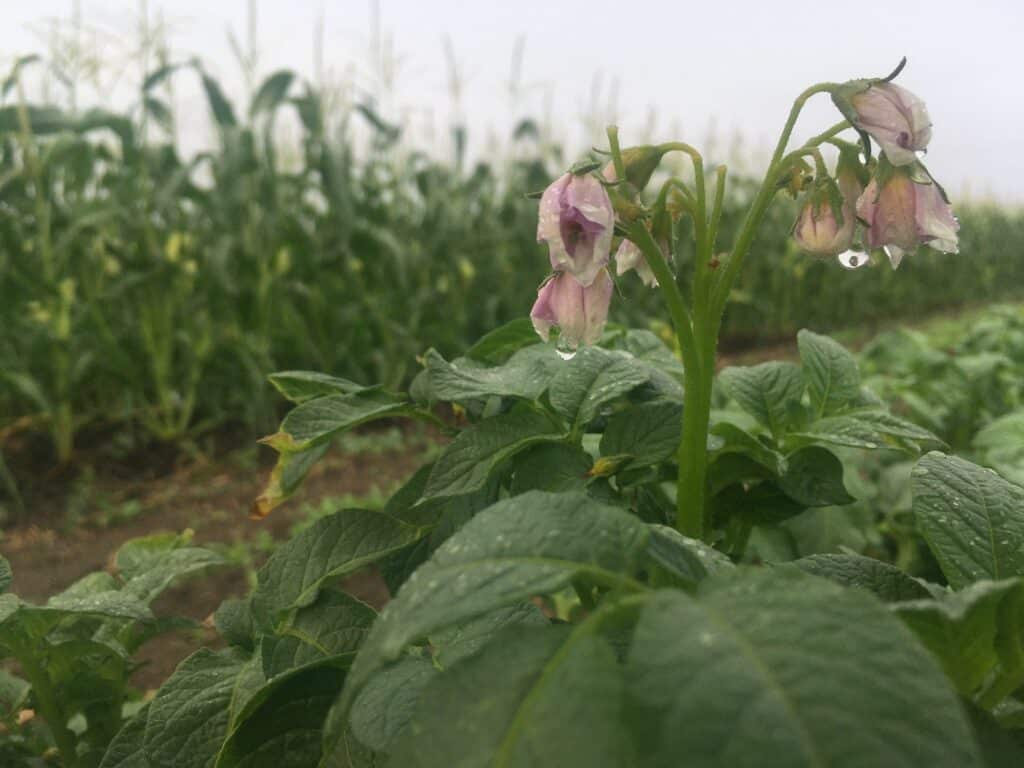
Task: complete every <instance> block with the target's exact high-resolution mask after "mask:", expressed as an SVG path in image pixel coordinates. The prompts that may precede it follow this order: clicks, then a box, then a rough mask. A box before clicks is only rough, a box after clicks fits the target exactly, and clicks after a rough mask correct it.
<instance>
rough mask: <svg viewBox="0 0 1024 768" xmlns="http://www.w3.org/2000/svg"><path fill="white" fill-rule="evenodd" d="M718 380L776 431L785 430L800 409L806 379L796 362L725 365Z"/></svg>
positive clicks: (777, 432)
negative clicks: (739, 365) (740, 365)
mask: <svg viewBox="0 0 1024 768" xmlns="http://www.w3.org/2000/svg"><path fill="white" fill-rule="evenodd" d="M718 381H719V382H720V383H721V385H722V387H723V388H724V389H725V391H726V394H728V395H729V397H731V398H732V399H733V400H735V401H736V402H737V403H739V405H740V407H741V408H742V409H743V410H745V411H746V412H747V413H749V414H750V415H751V416H753V417H754V418H755V419H757V420H758V421H759V422H760V423H761V424H763V425H764V426H766V427H768V429H769V430H770V431H771V433H772V434H773V435H780V434H782V433H783V432H784V431H785V430H786V427H787V426H788V425H790V424H792V423H793V422H794V420H795V418H796V417H797V416H798V415H799V413H800V398H801V397H802V396H803V392H804V380H803V378H802V377H801V375H800V368H799V367H798V366H796V365H794V364H793V363H780V362H769V363H761V364H760V365H753V366H749V367H732V368H726V369H725V370H723V371H722V372H721V373H720V374H719V375H718Z"/></svg>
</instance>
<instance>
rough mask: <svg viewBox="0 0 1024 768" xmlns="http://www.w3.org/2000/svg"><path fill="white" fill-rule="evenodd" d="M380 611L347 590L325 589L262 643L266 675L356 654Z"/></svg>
mask: <svg viewBox="0 0 1024 768" xmlns="http://www.w3.org/2000/svg"><path fill="white" fill-rule="evenodd" d="M376 618H377V613H376V611H374V610H373V609H372V608H370V606H368V605H366V604H365V603H362V602H360V601H359V600H356V599H355V598H354V597H351V596H349V595H347V594H345V593H344V592H338V591H337V590H332V589H325V590H323V591H322V592H321V593H320V596H319V597H318V598H317V600H316V602H315V603H313V604H312V605H309V606H306V607H305V608H302V609H300V610H298V611H296V612H295V613H294V615H292V616H291V617H289V618H288V619H287V620H286V621H285V622H283V623H282V624H281V625H280V626H278V627H277V629H276V633H275V634H273V635H264V636H263V637H262V640H261V642H260V654H261V658H262V663H263V674H264V676H265V677H266V678H267V679H268V680H270V679H271V678H274V677H277V676H278V675H281V674H284V673H286V672H288V671H290V670H292V669H295V668H296V667H303V666H306V665H308V664H313V663H316V662H321V661H324V660H327V659H333V660H335V661H337V660H338V658H339V657H344V656H350V657H355V654H356V651H357V650H358V649H359V646H360V645H362V643H363V640H364V639H365V638H366V635H367V633H368V632H369V631H370V625H371V624H373V621H374V619H376Z"/></svg>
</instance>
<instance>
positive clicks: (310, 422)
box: [252, 389, 409, 517]
mask: <svg viewBox="0 0 1024 768" xmlns="http://www.w3.org/2000/svg"><path fill="white" fill-rule="evenodd" d="M408 413H409V404H408V403H407V402H406V401H405V400H403V399H401V398H399V397H397V396H396V395H392V394H389V393H387V392H384V391H381V390H375V389H362V390H359V391H357V392H351V393H349V394H344V395H326V396H324V397H317V398H313V399H310V400H306V401H304V402H303V403H302V404H301V405H299V406H298V407H297V408H295V409H294V410H292V411H291V412H290V413H289V414H288V415H287V416H285V418H284V421H283V422H281V430H280V431H279V432H277V433H276V434H273V435H270V436H269V437H265V438H263V439H262V440H261V441H260V442H262V443H264V444H266V445H269V446H270V447H271V448H273V449H274V450H275V451H277V452H278V454H280V455H279V456H278V459H277V464H276V465H275V466H274V469H273V471H272V472H271V473H270V479H269V480H268V481H267V485H266V487H265V488H264V489H263V492H262V493H261V494H260V496H259V497H258V498H257V499H256V501H255V502H254V504H253V512H252V513H253V516H255V517H265V516H266V515H268V514H269V513H270V512H271V510H273V509H274V507H276V506H278V505H279V504H281V503H282V502H283V501H284V500H285V499H287V498H288V497H289V496H290V495H291V494H292V493H294V492H295V489H296V488H298V487H299V484H300V483H301V482H302V480H303V478H305V476H306V474H307V473H308V472H309V470H310V469H311V468H312V466H313V465H314V464H315V463H316V462H317V461H318V460H319V459H320V457H321V456H323V455H324V453H325V452H326V451H327V447H328V445H329V444H330V441H331V440H332V439H333V438H335V437H337V436H338V435H340V434H341V433H343V432H346V431H348V430H350V429H352V428H354V427H357V426H359V425H360V424H365V423H366V422H368V421H373V420H375V419H383V418H389V417H394V416H403V415H406V414H408Z"/></svg>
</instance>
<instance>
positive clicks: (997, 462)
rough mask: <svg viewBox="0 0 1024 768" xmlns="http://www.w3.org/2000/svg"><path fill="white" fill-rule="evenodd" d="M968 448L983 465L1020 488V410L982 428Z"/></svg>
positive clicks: (1023, 452)
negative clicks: (979, 456) (972, 450)
mask: <svg viewBox="0 0 1024 768" xmlns="http://www.w3.org/2000/svg"><path fill="white" fill-rule="evenodd" d="M972 445H973V447H974V450H975V451H978V452H979V453H980V455H981V458H982V459H983V460H984V463H985V464H986V465H988V466H991V467H993V468H995V469H996V470H997V471H998V472H999V474H1001V475H1002V476H1003V477H1005V478H1007V479H1008V480H1012V481H1013V482H1015V483H1017V484H1018V485H1021V484H1024V410H1022V411H1014V412H1013V413H1008V414H1006V415H1005V416H1002V417H1000V418H998V419H996V420H995V421H993V422H991V423H990V424H988V425H986V426H985V427H984V428H983V429H981V430H980V431H979V432H978V434H976V435H975V436H974V440H973V441H972Z"/></svg>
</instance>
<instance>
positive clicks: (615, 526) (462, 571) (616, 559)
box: [345, 491, 650, 703]
mask: <svg viewBox="0 0 1024 768" xmlns="http://www.w3.org/2000/svg"><path fill="white" fill-rule="evenodd" d="M552 531H557V532H558V535H555V536H552V535H550V533H551V532H552ZM649 537H650V530H649V529H648V527H647V526H646V525H644V524H643V523H642V522H640V520H638V519H637V518H635V517H633V516H632V515H629V514H628V513H625V512H622V511H620V510H618V509H615V508H613V507H609V506H605V505H603V504H599V503H596V502H594V501H593V500H592V499H590V498H589V497H587V496H585V495H583V494H578V493H565V494H547V493H541V492H539V491H531V492H530V493H525V494H523V495H521V496H516V497H513V498H511V499H507V500H505V501H501V502H498V503H497V504H495V505H493V506H491V507H489V508H488V509H485V510H484V511H483V512H480V513H479V514H477V516H476V517H474V518H473V519H472V520H470V521H469V522H468V523H466V525H465V526H463V528H462V529H461V530H460V531H459V532H458V533H456V534H455V535H454V536H452V537H451V538H450V539H448V541H446V542H445V543H444V544H442V545H441V546H440V547H439V548H438V550H437V551H436V552H435V553H434V555H433V557H432V558H431V559H430V560H429V561H428V562H427V563H425V564H424V565H423V566H422V567H420V568H419V569H418V570H417V571H416V572H415V573H414V574H413V575H412V576H411V577H410V578H409V580H408V581H407V582H406V583H405V584H404V585H403V587H402V589H401V590H400V591H399V593H398V595H397V596H396V597H395V598H394V599H393V600H392V601H391V602H390V603H389V604H388V606H387V608H386V609H385V610H384V612H383V613H382V614H381V616H380V619H378V621H377V623H376V624H375V625H374V627H373V629H372V630H371V632H370V636H369V637H368V638H367V640H366V643H365V644H364V645H363V648H362V649H361V650H360V652H359V656H358V657H357V658H356V663H355V665H354V666H353V671H352V677H351V679H350V682H349V684H348V685H346V693H345V696H346V698H347V701H348V702H349V703H350V702H351V701H352V697H354V696H355V694H357V693H358V691H359V689H360V688H361V686H362V685H363V684H365V682H366V680H367V679H368V678H369V677H370V675H372V674H373V673H374V672H376V671H377V670H378V669H380V668H381V667H383V666H384V665H386V664H387V663H389V662H392V661H394V660H396V659H397V658H399V657H400V656H401V654H402V653H403V651H404V649H405V648H406V646H408V645H409V644H410V643H413V642H415V641H417V640H419V639H422V638H424V637H426V636H427V635H429V634H430V633H433V632H437V631H439V630H441V629H444V628H445V627H449V626H452V625H455V624H458V623H461V622H465V621H467V620H469V619H471V618H473V617H474V616H479V615H482V614H484V613H487V612H488V611H492V610H495V609H497V608H500V607H501V606H505V605H510V604H513V603H519V602H522V601H523V600H527V599H529V598H531V597H533V596H535V595H544V594H551V593H554V592H558V591H560V590H562V589H564V588H566V587H567V586H568V585H569V584H570V583H571V581H572V579H573V578H574V577H575V576H577V575H585V576H586V578H588V579H590V580H591V581H593V582H595V583H598V584H602V585H604V586H608V587H614V586H620V587H625V588H630V589H636V588H639V586H640V585H639V584H638V583H637V582H636V581H635V575H636V574H637V571H638V569H639V567H640V563H641V561H642V559H643V556H644V554H645V552H646V549H647V541H648V539H649Z"/></svg>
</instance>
